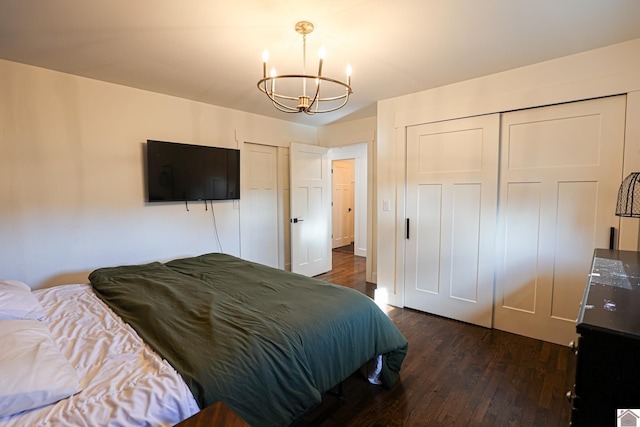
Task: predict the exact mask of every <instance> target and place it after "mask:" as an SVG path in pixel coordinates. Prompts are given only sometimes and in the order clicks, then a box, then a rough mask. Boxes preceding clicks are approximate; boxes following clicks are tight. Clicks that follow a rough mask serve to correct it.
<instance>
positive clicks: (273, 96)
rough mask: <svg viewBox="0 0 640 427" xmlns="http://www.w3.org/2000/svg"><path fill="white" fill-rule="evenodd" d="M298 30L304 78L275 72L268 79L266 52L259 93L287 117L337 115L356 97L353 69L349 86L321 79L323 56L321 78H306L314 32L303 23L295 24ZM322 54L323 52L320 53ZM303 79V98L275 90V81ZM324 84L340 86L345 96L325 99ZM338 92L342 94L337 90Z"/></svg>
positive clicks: (348, 81)
mask: <svg viewBox="0 0 640 427" xmlns="http://www.w3.org/2000/svg"><path fill="white" fill-rule="evenodd" d="M295 30H296V32H297V33H298V34H301V35H302V65H303V70H302V74H282V75H277V74H275V70H274V71H272V73H271V75H267V62H268V52H267V51H265V52H264V53H263V58H262V60H263V62H262V75H263V77H262V79H260V80H259V81H258V89H260V91H261V92H263V93H265V94H266V95H267V97H268V98H269V99H270V100H271V102H272V104H273V106H274V107H275V108H277V109H278V110H280V111H282V112H285V113H301V112H302V113H305V114H309V115H314V114H316V113H329V112H331V111H336V110H338V109H340V108H342V107H344V106H345V105H346V104H347V101H349V96H351V94H352V93H353V90H352V89H351V71H350V66H348V67H347V80H346V82H342V81H340V80H337V79H333V78H331V77H326V76H323V75H322V64H323V61H324V56H323V54H320V60H319V63H318V74H317V75H311V74H306V65H307V64H306V62H307V34H310V33H312V32H313V30H314V26H313V24H312V23H311V22H308V21H300V22H298V23H297V24H296V26H295ZM321 52H322V49H321ZM296 79H300V80H301V81H302V83H301V85H302V95H298V96H294V95H288V94H284V93H278V92H276V90H275V87H276V81H278V80H281V81H282V80H296ZM308 80H311V81H312V82H314V83H315V88H312V90H311V91H310V93H312V94H313V96H310V94H307V81H308ZM323 83H325V84H331V85H338V86H342V87H343V88H344V93H343V94H342V95H337V96H330V97H322V96H320V92H321V88H322V85H323ZM334 90H335V91H336V93H337V91H339V90H340V88H339V87H338V89H334ZM321 104H324V105H325V106H327V105H329V106H327V107H326V108H322V107H321Z"/></svg>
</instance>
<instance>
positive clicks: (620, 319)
mask: <svg viewBox="0 0 640 427" xmlns="http://www.w3.org/2000/svg"><path fill="white" fill-rule="evenodd" d="M577 332H578V335H579V338H578V346H577V349H576V353H577V363H576V381H575V390H574V391H573V392H570V393H569V394H568V397H570V398H572V402H573V411H572V415H571V425H572V426H574V427H576V426H577V427H582V426H598V427H605V426H616V425H618V423H617V418H618V415H619V414H621V411H620V410H621V409H640V252H632V251H615V250H608V249H596V250H595V252H594V257H593V263H592V266H591V272H590V274H589V279H588V280H587V286H586V289H585V292H584V297H583V299H582V304H581V306H580V313H579V315H578V320H577ZM637 412H638V414H639V415H640V410H639V411H637ZM639 424H640V422H639Z"/></svg>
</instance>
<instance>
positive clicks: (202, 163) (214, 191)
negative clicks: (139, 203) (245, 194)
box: [147, 140, 240, 202]
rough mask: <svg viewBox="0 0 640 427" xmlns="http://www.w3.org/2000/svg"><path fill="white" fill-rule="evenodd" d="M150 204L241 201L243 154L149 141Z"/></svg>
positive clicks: (229, 150)
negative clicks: (241, 161) (241, 163)
mask: <svg viewBox="0 0 640 427" xmlns="http://www.w3.org/2000/svg"><path fill="white" fill-rule="evenodd" d="M147 195H148V201H149V202H177V201H181V202H182V201H193V200H229V199H239V198H240V150H234V149H230V148H218V147H205V146H202V145H191V144H179V143H176V142H165V141H153V140H147Z"/></svg>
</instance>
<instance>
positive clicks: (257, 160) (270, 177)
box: [240, 143, 280, 268]
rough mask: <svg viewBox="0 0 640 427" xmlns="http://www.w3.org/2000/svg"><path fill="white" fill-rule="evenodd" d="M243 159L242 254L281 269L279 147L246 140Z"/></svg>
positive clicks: (251, 259) (248, 258) (252, 259)
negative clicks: (279, 244)
mask: <svg viewBox="0 0 640 427" xmlns="http://www.w3.org/2000/svg"><path fill="white" fill-rule="evenodd" d="M242 161H243V166H244V167H243V168H242V171H243V175H242V180H241V183H242V187H243V188H242V201H241V204H242V210H241V221H240V237H241V239H240V240H241V246H240V253H241V256H242V258H244V259H246V260H249V261H254V262H258V263H261V264H265V265H268V266H271V267H275V268H278V267H279V260H278V255H279V253H280V251H279V250H278V230H279V227H278V224H279V222H278V175H277V164H278V158H277V149H276V147H270V146H266V145H258V144H249V143H245V144H244V148H243V151H242Z"/></svg>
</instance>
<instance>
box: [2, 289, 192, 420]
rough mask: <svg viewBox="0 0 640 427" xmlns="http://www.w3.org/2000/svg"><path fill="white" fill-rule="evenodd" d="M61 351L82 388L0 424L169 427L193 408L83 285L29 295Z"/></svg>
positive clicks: (165, 370)
mask: <svg viewBox="0 0 640 427" xmlns="http://www.w3.org/2000/svg"><path fill="white" fill-rule="evenodd" d="M34 294H35V295H36V297H37V298H38V300H39V301H40V303H41V304H42V306H43V308H44V310H45V313H46V318H45V319H44V320H43V322H44V323H45V324H46V325H47V326H48V327H49V329H50V330H51V332H52V335H53V337H54V341H55V343H56V345H57V346H58V349H59V350H60V352H61V353H62V354H63V355H64V356H65V357H66V358H67V359H68V360H69V361H70V362H71V365H73V367H74V368H75V369H76V371H77V373H78V375H79V377H80V379H81V381H80V387H81V391H80V393H78V394H76V395H74V396H72V397H70V398H68V399H64V400H62V401H60V402H58V403H56V404H53V405H49V406H46V407H43V408H39V409H34V410H31V411H25V412H23V413H21V414H19V415H16V416H12V417H4V418H0V427H8V426H16V427H17V426H20V427H22V426H56V427H57V426H91V427H94V426H136V427H137V426H172V425H174V424H176V423H178V422H179V421H181V420H183V419H185V418H188V417H189V416H191V415H192V414H194V413H196V412H198V410H199V408H198V405H197V404H196V402H195V400H194V398H193V395H192V394H191V392H190V391H189V388H188V387H187V385H186V384H185V383H184V381H183V380H182V378H181V377H180V375H179V374H178V373H177V372H176V371H175V370H174V369H173V368H172V367H171V366H170V365H169V364H168V363H167V362H166V361H165V360H163V359H162V358H161V357H160V356H158V355H157V354H156V353H155V352H153V351H152V350H151V349H150V348H149V347H148V346H147V345H146V344H145V343H144V342H143V341H142V339H141V338H140V337H139V336H138V335H137V334H136V333H135V331H134V330H133V329H132V328H131V327H130V326H129V325H127V324H125V323H124V322H123V321H122V319H120V318H119V317H118V316H116V315H115V314H114V313H113V312H112V311H111V310H110V309H109V308H108V307H107V306H106V305H105V304H104V303H103V302H102V301H101V300H100V299H99V298H98V297H97V296H96V295H95V294H94V293H93V291H92V289H91V287H90V286H89V285H65V286H58V287H55V288H50V289H43V290H37V291H34Z"/></svg>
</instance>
